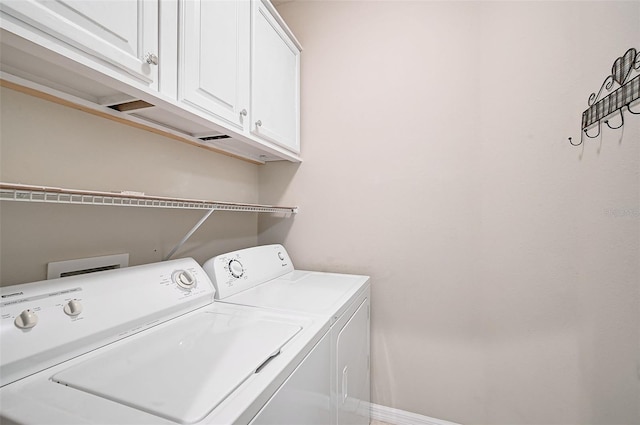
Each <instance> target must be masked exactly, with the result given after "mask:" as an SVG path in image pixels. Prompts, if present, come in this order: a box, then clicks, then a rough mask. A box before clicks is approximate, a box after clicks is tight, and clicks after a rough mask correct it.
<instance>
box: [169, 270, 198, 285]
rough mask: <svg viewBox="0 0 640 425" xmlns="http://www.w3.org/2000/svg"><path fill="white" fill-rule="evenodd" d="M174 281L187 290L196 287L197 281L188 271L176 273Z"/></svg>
mask: <svg viewBox="0 0 640 425" xmlns="http://www.w3.org/2000/svg"><path fill="white" fill-rule="evenodd" d="M173 281H174V282H175V283H177V284H178V286H181V287H182V288H185V289H191V288H193V287H194V286H195V285H196V279H195V278H194V277H193V276H192V275H191V273H189V272H188V271H186V270H178V271H176V272H174V273H173Z"/></svg>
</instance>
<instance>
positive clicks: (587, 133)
mask: <svg viewBox="0 0 640 425" xmlns="http://www.w3.org/2000/svg"><path fill="white" fill-rule="evenodd" d="M582 132H583V133H584V134H585V136H587V137H588V138H589V139H595V138H597V137H598V136H600V133H602V128H601V127H600V121H598V134H596V135H595V136H590V135H589V130H588V129H586V128H585V129H584V130H582Z"/></svg>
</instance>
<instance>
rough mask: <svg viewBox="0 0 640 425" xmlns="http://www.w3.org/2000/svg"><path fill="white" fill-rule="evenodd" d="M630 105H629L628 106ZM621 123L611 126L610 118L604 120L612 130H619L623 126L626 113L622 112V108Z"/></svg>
mask: <svg viewBox="0 0 640 425" xmlns="http://www.w3.org/2000/svg"><path fill="white" fill-rule="evenodd" d="M628 106H629V105H627V107H628ZM620 121H621V122H620V125H619V126H617V127H611V124H609V120H604V123H605V124H606V125H607V127H609V128H610V129H611V130H617V129H619V128H621V127H622V126H623V125H624V114H623V113H622V108H620Z"/></svg>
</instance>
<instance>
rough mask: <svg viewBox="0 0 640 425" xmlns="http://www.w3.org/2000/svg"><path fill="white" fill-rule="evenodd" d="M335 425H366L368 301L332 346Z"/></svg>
mask: <svg viewBox="0 0 640 425" xmlns="http://www.w3.org/2000/svg"><path fill="white" fill-rule="evenodd" d="M336 350H337V358H336V366H337V374H338V375H337V380H336V382H337V384H338V388H337V395H338V397H337V401H336V402H337V409H338V424H339V425H340V424H356V425H359V424H362V425H368V424H369V418H370V414H369V400H370V388H369V363H370V362H369V298H366V299H365V300H364V301H363V302H362V304H360V306H359V307H358V309H357V310H356V312H355V313H354V314H353V316H351V318H350V319H349V321H348V322H347V324H346V325H344V327H343V328H342V329H341V330H340V333H339V334H338V340H337V344H336Z"/></svg>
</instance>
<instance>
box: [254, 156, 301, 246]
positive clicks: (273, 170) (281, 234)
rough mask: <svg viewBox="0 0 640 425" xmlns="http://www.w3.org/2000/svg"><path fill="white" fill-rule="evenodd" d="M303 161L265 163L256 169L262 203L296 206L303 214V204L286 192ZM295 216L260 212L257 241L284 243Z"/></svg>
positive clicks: (261, 242)
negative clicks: (284, 216)
mask: <svg viewBox="0 0 640 425" xmlns="http://www.w3.org/2000/svg"><path fill="white" fill-rule="evenodd" d="M303 167H304V163H291V162H284V161H278V162H273V163H268V164H265V165H264V166H263V167H261V168H260V170H259V171H258V173H259V176H258V180H259V182H260V188H259V198H260V203H262V204H272V205H287V206H289V205H290V206H297V207H299V208H300V212H301V213H303V214H304V205H299V204H298V202H297V199H293V200H291V199H289V198H288V197H287V192H288V190H289V186H290V185H291V183H292V182H293V179H294V178H295V177H296V174H298V173H299V172H300V171H301V170H304V168H303ZM295 218H296V216H295V215H293V216H292V217H291V218H289V219H283V218H282V217H279V216H276V215H272V214H269V215H267V214H261V215H260V216H259V217H258V243H259V244H260V245H264V244H271V243H284V242H285V241H286V239H287V237H288V235H289V232H290V231H291V228H292V227H293V224H294V222H295Z"/></svg>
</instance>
